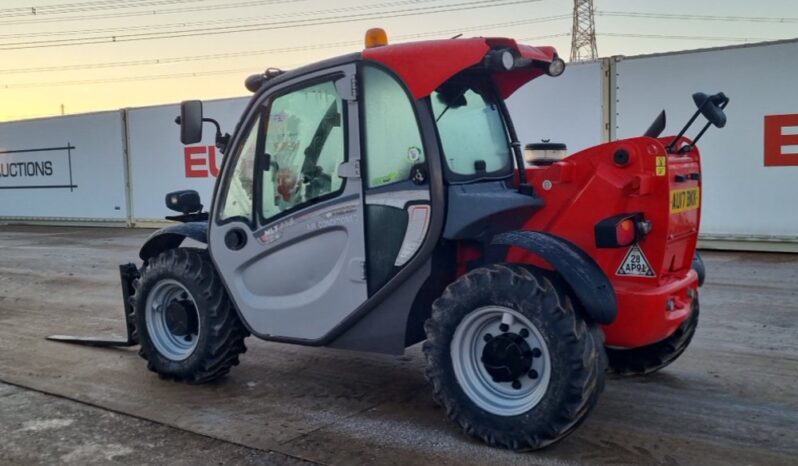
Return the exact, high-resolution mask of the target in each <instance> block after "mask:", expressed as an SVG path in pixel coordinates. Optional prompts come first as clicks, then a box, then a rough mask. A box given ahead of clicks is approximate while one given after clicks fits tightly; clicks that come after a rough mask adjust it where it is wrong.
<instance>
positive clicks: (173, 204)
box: [166, 189, 202, 215]
mask: <svg viewBox="0 0 798 466" xmlns="http://www.w3.org/2000/svg"><path fill="white" fill-rule="evenodd" d="M166 207H167V208H169V209H170V210H174V211H176V212H180V213H181V214H184V215H188V214H193V213H196V212H199V211H201V210H202V203H201V202H200V195H199V193H198V192H196V191H194V190H193V189H186V190H183V191H174V192H171V193H169V194H167V195H166Z"/></svg>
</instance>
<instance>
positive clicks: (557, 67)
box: [546, 57, 565, 77]
mask: <svg viewBox="0 0 798 466" xmlns="http://www.w3.org/2000/svg"><path fill="white" fill-rule="evenodd" d="M563 71H565V62H564V61H563V59H562V58H560V57H554V60H552V61H551V63H549V68H548V69H547V70H546V74H548V75H549V76H553V77H556V76H559V75H561V74H562V73H563Z"/></svg>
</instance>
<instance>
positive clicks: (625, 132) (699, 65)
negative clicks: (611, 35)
mask: <svg viewBox="0 0 798 466" xmlns="http://www.w3.org/2000/svg"><path fill="white" fill-rule="evenodd" d="M615 69H616V82H617V90H616V92H617V101H616V106H617V107H616V112H617V115H616V120H615V123H616V127H615V130H616V136H617V137H618V138H623V137H629V136H637V135H640V134H642V133H643V132H644V131H645V130H646V128H647V127H648V125H649V123H650V122H651V121H652V120H653V119H654V117H655V116H656V115H657V113H658V112H659V111H660V110H661V109H663V108H664V109H666V110H667V112H668V125H667V129H666V132H665V134H675V133H677V132H678V131H679V130H680V129H681V127H682V126H683V125H684V124H685V123H686V122H687V119H688V118H689V117H690V116H691V115H692V113H693V112H694V111H695V105H694V104H693V100H692V98H691V95H692V94H693V93H694V92H698V91H701V92H705V93H708V94H709V93H715V92H718V91H723V92H724V93H726V95H727V96H728V97H729V98H730V99H731V102H730V103H729V106H728V108H727V109H726V114H727V116H728V123H727V124H726V127H725V128H723V129H717V128H711V129H710V130H709V131H708V132H707V133H706V135H705V136H704V137H703V138H702V139H701V140H700V141H699V143H698V146H699V148H700V150H701V154H702V156H703V167H702V168H703V173H704V179H703V183H704V192H703V210H702V226H701V236H702V238H717V239H728V240H737V239H738V240H746V239H755V240H765V241H779V240H784V241H798V204H796V200H798V92H796V90H795V76H798V41H790V42H782V43H772V44H766V45H757V46H748V47H733V48H725V49H714V50H705V51H693V52H684V53H676V54H665V55H652V56H643V57H632V58H625V59H622V60H620V61H619V62H618V63H617V64H616V65H615ZM705 121H706V120H704V119H703V117H699V120H698V122H697V124H696V125H695V126H694V128H693V129H692V131H689V132H688V133H687V135H688V136H690V137H692V136H694V135H695V134H696V133H697V131H698V130H699V129H700V124H701V123H703V122H705ZM766 133H768V136H767V138H766Z"/></svg>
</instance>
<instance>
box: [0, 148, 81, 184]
mask: <svg viewBox="0 0 798 466" xmlns="http://www.w3.org/2000/svg"><path fill="white" fill-rule="evenodd" d="M74 151H75V146H73V145H71V144H69V143H67V145H65V146H62V147H37V148H25V149H13V150H3V149H0V189H69V190H70V191H74V190H75V188H77V187H78V186H77V185H76V184H75V183H74V181H73V179H72V153H73V152H74Z"/></svg>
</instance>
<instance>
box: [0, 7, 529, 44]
mask: <svg viewBox="0 0 798 466" xmlns="http://www.w3.org/2000/svg"><path fill="white" fill-rule="evenodd" d="M538 1H541V0H514V1H507V0H496V1H489V0H481V1H472V2H463V3H453V4H445V5H436V6H432V7H424V8H411V9H404V10H395V11H390V12H378V13H373V14H360V15H346V16H333V17H328V18H321V19H315V18H314V19H303V20H293V21H284V22H275V23H258V24H248V25H240V26H222V27H218V28H215V29H213V30H210V31H209V30H206V29H188V30H185V31H177V32H153V33H139V34H122V35H116V36H110V37H97V38H84V39H59V40H49V41H33V42H16V43H7V44H0V50H20V49H31V48H50V47H63V46H73V45H91V44H102V43H117V42H133V41H141V40H154V39H172V38H180V37H192V36H211V35H221V34H231V33H237V32H250V31H266V30H278V29H287V28H293V27H303V26H319V25H326V24H339V23H349V22H356V21H364V20H373V19H386V18H400V17H407V16H418V15H426V14H435V13H446V12H451V11H464V10H476V9H483V8H494V7H502V6H511V5H518V4H522V3H532V2H538Z"/></svg>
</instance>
